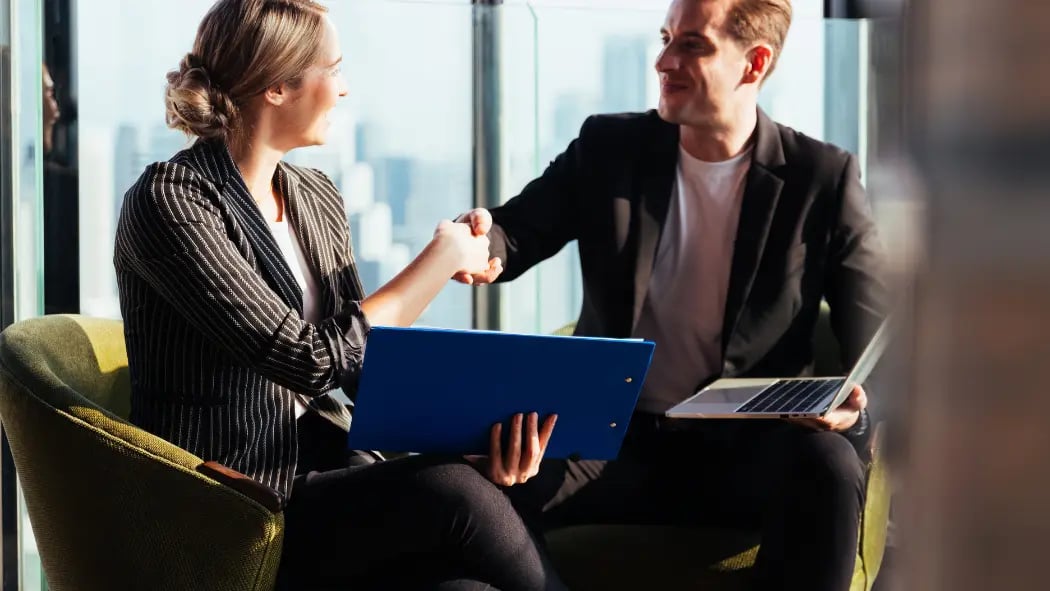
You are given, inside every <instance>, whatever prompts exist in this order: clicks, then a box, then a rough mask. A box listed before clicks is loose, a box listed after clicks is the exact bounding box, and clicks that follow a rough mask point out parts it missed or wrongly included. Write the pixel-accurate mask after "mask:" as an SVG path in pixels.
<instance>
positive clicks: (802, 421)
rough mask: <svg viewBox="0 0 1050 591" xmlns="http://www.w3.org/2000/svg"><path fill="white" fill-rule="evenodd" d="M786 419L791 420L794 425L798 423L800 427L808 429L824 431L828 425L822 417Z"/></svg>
mask: <svg viewBox="0 0 1050 591" xmlns="http://www.w3.org/2000/svg"><path fill="white" fill-rule="evenodd" d="M788 421H789V422H792V423H795V424H796V425H800V426H802V427H808V428H810V429H816V430H818V431H826V430H827V429H828V428H829V427H830V426H829V424H828V423H827V422H825V421H823V420H822V419H810V418H803V417H795V418H792V419H788Z"/></svg>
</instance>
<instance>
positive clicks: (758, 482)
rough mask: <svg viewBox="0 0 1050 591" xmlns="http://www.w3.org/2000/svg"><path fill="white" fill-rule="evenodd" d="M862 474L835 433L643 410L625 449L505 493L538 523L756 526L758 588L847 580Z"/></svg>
mask: <svg viewBox="0 0 1050 591" xmlns="http://www.w3.org/2000/svg"><path fill="white" fill-rule="evenodd" d="M864 479H865V473H864V467H863V463H862V461H861V459H860V457H859V456H858V453H857V451H856V450H855V449H854V447H853V444H852V443H850V441H849V440H847V439H846V438H845V437H843V436H842V435H840V434H838V433H831V432H817V431H813V430H810V429H808V428H804V427H799V426H796V425H793V424H790V423H787V422H783V421H762V420H735V421H716V420H671V419H664V418H662V417H657V416H655V415H648V414H643V413H638V414H636V415H635V417H634V419H633V420H632V422H631V427H630V428H629V430H628V435H627V437H626V439H625V441H624V447H623V449H622V450H621V453H620V456H619V459H617V460H616V461H611V462H602V461H568V460H545V461H544V463H543V466H542V468H541V471H540V474H539V475H537V476H536V477H535V478H533V479H530V480H529V481H528V482H527V483H526V484H524V485H518V486H515V487H513V488H511V489H509V490H508V495H509V496H510V498H511V499H512V501H513V502H514V504H515V506H516V507H517V508H518V510H519V512H520V513H521V514H522V516H523V517H524V518H525V520H526V522H528V523H529V524H530V526H531V527H534V528H535V529H537V530H538V531H543V530H546V529H550V528H554V527H558V526H563V525H573V524H585V523H620V524H672V525H697V526H721V527H729V528H738V529H740V528H744V529H752V530H755V531H758V532H760V533H761V536H762V545H761V549H760V551H759V555H758V558H757V561H756V565H755V569H754V576H755V582H754V588H755V589H762V590H766V589H778V590H779V589H806V590H810V591H822V590H826V591H846V590H848V589H849V586H850V580H851V578H852V573H853V568H854V563H855V560H856V554H857V544H858V529H859V520H860V512H861V510H862V508H863V505H864V484H865V480H864Z"/></svg>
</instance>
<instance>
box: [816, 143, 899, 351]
mask: <svg viewBox="0 0 1050 591" xmlns="http://www.w3.org/2000/svg"><path fill="white" fill-rule="evenodd" d="M835 203H837V204H838V208H837V209H838V211H837V212H836V215H835V220H836V221H835V226H834V230H833V231H832V235H831V244H830V249H829V260H828V266H827V273H826V275H825V278H826V284H825V289H824V294H825V298H826V299H827V301H828V305H829V306H830V307H831V327H832V330H833V331H834V332H835V336H836V338H837V339H838V341H839V345H840V348H841V351H842V362H843V367H851V366H852V365H853V364H854V362H856V360H857V358H858V357H860V354H861V353H862V352H863V351H864V348H865V347H866V346H867V344H868V341H869V340H870V339H871V337H872V336H873V335H874V334H875V331H876V330H877V329H878V326H879V324H880V323H881V321H882V319H883V318H884V317H885V314H886V312H887V307H888V304H889V302H888V299H889V293H888V287H887V283H886V269H885V266H886V261H885V251H884V249H883V245H882V241H881V239H880V237H879V235H878V231H877V228H876V226H875V220H874V218H873V216H872V212H871V207H870V205H869V203H868V199H867V196H866V195H865V193H864V188H863V187H862V186H861V184H860V168H859V166H858V164H857V159H856V158H855V157H854V156H853V155H849V156H848V157H847V159H846V163H845V166H844V167H843V170H842V174H841V176H840V178H839V182H838V189H837V199H836V200H835Z"/></svg>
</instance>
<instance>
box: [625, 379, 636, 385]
mask: <svg viewBox="0 0 1050 591" xmlns="http://www.w3.org/2000/svg"><path fill="white" fill-rule="evenodd" d="M624 381H626V382H627V383H628V384H630V383H631V382H633V381H634V378H627V379H626V380H624Z"/></svg>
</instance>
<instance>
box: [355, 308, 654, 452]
mask: <svg viewBox="0 0 1050 591" xmlns="http://www.w3.org/2000/svg"><path fill="white" fill-rule="evenodd" d="M653 348H654V345H653V343H652V342H649V341H641V340H623V339H602V338H591V337H561V336H541V335H521V334H511V333H503V332H491V331H472V330H450V329H431V328H391V327H382V326H376V327H373V328H372V331H371V333H370V334H369V336H368V345H367V347H366V348H365V356H364V362H363V366H362V370H361V379H360V383H359V386H358V392H357V398H356V400H355V404H354V419H353V424H352V426H351V428H350V435H349V438H348V444H349V446H350V448H351V449H375V450H383V451H393V452H419V453H432V454H455V455H462V454H487V453H488V451H489V439H490V429H491V427H492V425H493V424H494V423H497V422H502V423H504V425H505V427H504V434H506V432H507V431H508V429H507V428H506V425H508V424H509V423H508V421H509V419H510V418H511V417H512V416H513V415H514V414H515V413H519V412H522V413H527V412H533V411H535V412H537V413H539V418H540V424H541V425H542V421H543V419H544V418H545V417H546V416H547V415H549V414H551V413H556V414H557V415H558V422H557V424H556V425H555V427H554V434H553V435H552V437H551V440H550V443H549V445H548V447H547V454H546V457H548V458H581V459H601V460H608V459H613V458H615V457H616V455H617V454H618V453H619V451H620V444H621V443H622V442H623V436H624V434H625V433H626V431H627V426H628V424H629V423H630V420H631V414H632V413H633V411H634V407H635V404H636V403H637V401H638V394H639V392H640V390H641V386H642V382H643V381H644V380H645V374H646V372H647V371H648V369H649V362H650V361H651V360H652V356H653Z"/></svg>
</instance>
